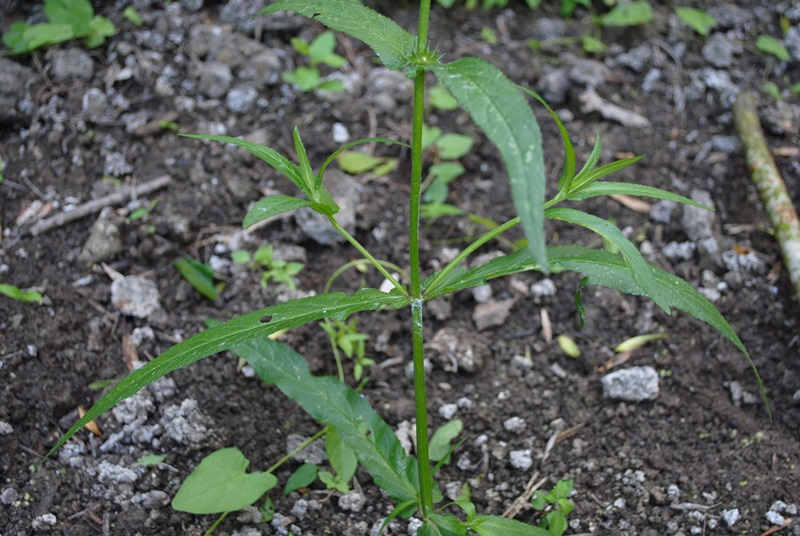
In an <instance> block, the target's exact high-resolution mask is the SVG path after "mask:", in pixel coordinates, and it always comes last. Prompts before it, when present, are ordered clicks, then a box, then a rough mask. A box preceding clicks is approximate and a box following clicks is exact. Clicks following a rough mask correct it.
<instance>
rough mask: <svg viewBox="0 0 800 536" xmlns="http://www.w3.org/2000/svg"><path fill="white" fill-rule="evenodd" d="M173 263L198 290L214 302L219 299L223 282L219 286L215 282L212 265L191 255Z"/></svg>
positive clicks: (182, 275)
mask: <svg viewBox="0 0 800 536" xmlns="http://www.w3.org/2000/svg"><path fill="white" fill-rule="evenodd" d="M172 264H173V266H175V269H176V270H178V273H179V274H181V277H183V278H184V279H185V280H186V281H188V282H189V284H190V285H192V287H193V288H194V289H195V290H196V291H197V292H199V293H200V294H202V295H203V296H205V297H206V298H208V299H209V300H211V301H212V302H215V301H217V300H219V292H220V286H221V285H222V284H220V285H219V286H218V285H215V284H214V270H213V269H212V268H211V266H210V265H208V264H207V263H204V262H201V261H198V260H197V259H193V258H192V257H189V256H186V257H184V258H182V259H178V260H176V261H174V262H173V263H172Z"/></svg>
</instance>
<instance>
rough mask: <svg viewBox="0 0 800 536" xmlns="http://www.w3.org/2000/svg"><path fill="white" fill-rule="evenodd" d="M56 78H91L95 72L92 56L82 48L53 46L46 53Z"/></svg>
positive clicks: (62, 79)
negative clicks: (58, 47)
mask: <svg viewBox="0 0 800 536" xmlns="http://www.w3.org/2000/svg"><path fill="white" fill-rule="evenodd" d="M45 57H46V58H47V59H48V60H49V61H50V69H51V73H52V75H53V78H54V79H55V80H59V81H68V80H75V79H78V80H89V79H90V78H91V77H92V75H93V74H94V62H93V61H92V57H91V56H90V55H89V54H88V53H86V52H85V51H84V50H82V49H80V48H66V49H57V48H51V49H48V51H47V52H46V53H45Z"/></svg>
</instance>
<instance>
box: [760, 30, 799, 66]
mask: <svg viewBox="0 0 800 536" xmlns="http://www.w3.org/2000/svg"><path fill="white" fill-rule="evenodd" d="M756 48H758V50H760V51H761V52H766V53H767V54H772V55H773V56H775V57H776V58H778V59H779V60H781V61H789V60H791V59H792V56H791V55H790V54H789V51H788V50H786V47H785V46H783V44H782V43H781V42H780V41H778V40H777V39H775V38H774V37H772V36H769V35H759V36H758V39H756Z"/></svg>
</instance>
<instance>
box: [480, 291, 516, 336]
mask: <svg viewBox="0 0 800 536" xmlns="http://www.w3.org/2000/svg"><path fill="white" fill-rule="evenodd" d="M515 303H517V300H516V298H509V299H507V300H490V301H488V302H486V303H480V304H478V305H476V306H475V309H474V310H473V311H472V321H473V322H475V327H476V328H477V329H478V331H483V330H485V329H488V328H491V327H494V326H501V325H503V323H505V321H506V320H508V317H509V316H510V315H511V308H512V307H514V304H515Z"/></svg>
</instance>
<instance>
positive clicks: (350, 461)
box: [325, 427, 358, 493]
mask: <svg viewBox="0 0 800 536" xmlns="http://www.w3.org/2000/svg"><path fill="white" fill-rule="evenodd" d="M325 451H326V452H327V454H328V461H329V462H330V464H331V467H332V468H333V470H334V471H336V479H337V480H339V481H340V482H342V483H344V484H345V487H346V484H347V483H348V482H350V480H352V478H353V476H354V475H355V474H356V469H357V468H358V460H357V459H356V453H355V452H353V449H351V448H350V447H349V446H347V445H346V444H345V443H344V442H343V441H342V438H341V436H339V433H338V432H337V431H336V428H335V427H334V428H330V429H328V431H327V432H326V433H325ZM344 493H347V490H346V491H345V492H344Z"/></svg>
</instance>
